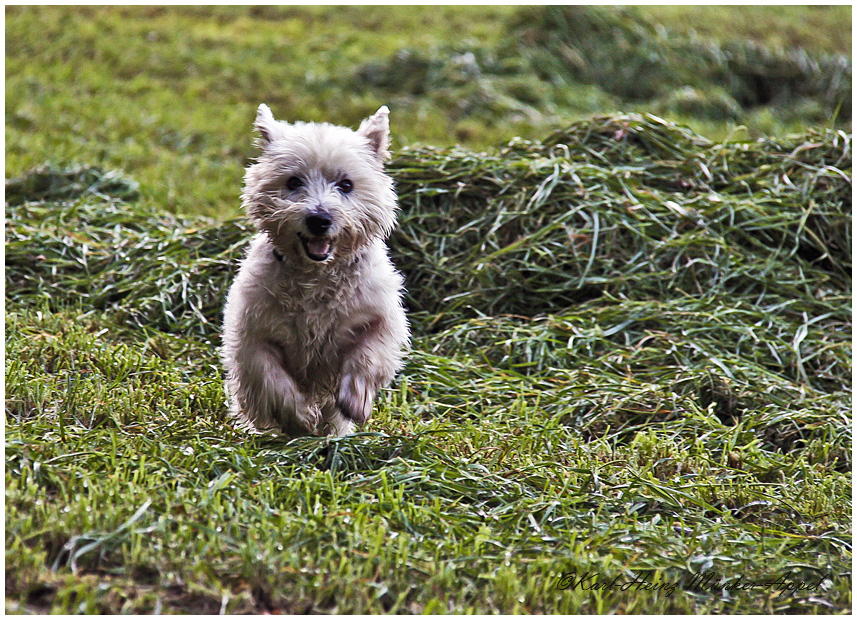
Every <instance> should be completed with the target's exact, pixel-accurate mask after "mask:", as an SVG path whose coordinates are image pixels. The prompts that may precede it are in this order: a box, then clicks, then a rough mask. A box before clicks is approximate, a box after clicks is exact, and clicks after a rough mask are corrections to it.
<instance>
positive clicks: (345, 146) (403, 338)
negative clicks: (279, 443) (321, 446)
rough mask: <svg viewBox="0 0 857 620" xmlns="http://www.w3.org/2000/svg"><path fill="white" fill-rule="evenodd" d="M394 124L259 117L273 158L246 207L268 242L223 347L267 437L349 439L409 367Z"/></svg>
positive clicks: (232, 297) (235, 386) (233, 296)
mask: <svg viewBox="0 0 857 620" xmlns="http://www.w3.org/2000/svg"><path fill="white" fill-rule="evenodd" d="M388 114H389V110H388V109H387V107H386V106H384V107H382V108H381V109H379V110H378V112H376V113H375V115H374V116H372V117H370V118H368V119H366V120H364V121H363V123H362V124H361V125H360V128H359V129H358V130H357V131H352V130H350V129H348V128H346V127H338V126H335V125H329V124H327V123H320V124H318V123H301V122H296V123H293V124H289V123H286V122H283V121H277V120H275V119H274V116H273V115H272V114H271V110H270V109H269V108H268V106H266V105H265V104H262V105H260V106H259V112H258V115H257V117H256V129H257V130H258V131H259V134H260V136H261V139H260V140H259V146H260V147H261V148H262V154H261V155H260V156H259V158H258V159H257V162H256V163H255V164H253V165H251V166H249V167H248V168H247V173H246V174H245V176H244V191H243V193H242V203H243V206H244V208H245V209H246V211H247V215H248V216H249V217H250V218H251V219H252V220H253V222H254V223H255V224H256V225H257V227H258V228H259V230H260V231H261V232H260V234H259V235H257V236H256V237H255V238H254V239H253V241H252V242H251V244H250V248H249V251H248V252H247V257H246V258H245V259H244V262H243V263H242V264H241V268H240V270H239V272H238V276H237V277H236V279H235V282H234V283H233V284H232V287H231V288H230V290H229V295H228V297H227V300H226V308H225V310H224V321H223V348H222V349H221V357H222V360H223V364H224V366H225V368H226V390H227V395H228V399H229V405H230V412H231V413H232V414H233V415H234V416H236V417H237V418H239V419H240V420H243V421H245V422H246V423H249V425H251V426H252V427H254V428H256V429H258V430H263V429H270V428H278V429H279V430H280V431H282V432H284V433H287V434H291V435H294V434H304V433H314V434H320V435H337V436H342V435H347V434H349V433H351V432H353V430H354V425H355V424H358V425H360V424H364V423H365V422H366V421H367V420H368V419H369V417H370V416H371V415H372V403H373V401H374V399H375V396H376V394H377V392H378V389H379V388H380V387H382V386H384V385H386V384H387V383H388V382H389V381H390V380H391V379H392V378H393V375H394V374H395V373H396V372H397V371H398V370H400V369H401V367H402V361H403V359H404V356H405V354H406V351H407V349H408V346H409V331H408V321H407V318H406V316H405V311H404V308H403V307H402V286H403V281H402V276H401V275H400V274H399V273H398V272H397V271H396V269H395V268H394V267H393V264H392V263H391V262H390V258H389V257H388V255H387V247H386V244H385V243H384V240H385V238H386V237H387V236H388V235H389V234H390V233H391V232H392V230H393V227H394V226H395V223H396V209H397V206H396V193H395V191H394V189H393V181H392V179H391V178H390V177H389V176H387V174H385V172H384V161H385V160H386V159H387V158H388V157H389V153H388V151H387V148H388V146H389V143H390V138H389V121H388Z"/></svg>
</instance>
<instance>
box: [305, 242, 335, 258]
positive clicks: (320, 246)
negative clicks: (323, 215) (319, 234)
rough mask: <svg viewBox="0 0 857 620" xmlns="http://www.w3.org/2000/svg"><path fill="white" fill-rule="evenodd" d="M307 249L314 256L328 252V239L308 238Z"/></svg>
mask: <svg viewBox="0 0 857 620" xmlns="http://www.w3.org/2000/svg"><path fill="white" fill-rule="evenodd" d="M306 247H307V250H309V252H310V254H313V255H314V256H324V255H326V254H330V241H328V240H327V239H323V238H319V239H310V240H308V241H307V242H306Z"/></svg>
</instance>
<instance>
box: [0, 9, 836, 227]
mask: <svg viewBox="0 0 857 620" xmlns="http://www.w3.org/2000/svg"><path fill="white" fill-rule="evenodd" d="M850 24H851V8H850V7H847V6H834V7H770V6H769V7H764V6H755V7H705V8H702V7H689V6H686V7H636V8H625V9H614V8H606V7H568V8H566V9H556V8H543V7H526V8H520V7H514V6H504V7H484V6H476V7H460V6H441V7H432V8H431V9H427V8H424V7H414V6H400V7H396V8H395V9H390V8H389V7H381V6H379V7H271V6H266V7H96V6H91V7H70V6H69V7H48V6H42V7H7V8H6V175H7V178H8V177H12V176H17V175H19V174H21V173H22V172H24V171H25V170H28V169H30V168H32V167H34V166H36V165H39V164H42V163H44V162H45V161H52V162H54V163H58V164H61V163H65V162H86V163H89V164H98V165H101V166H103V167H106V168H119V169H122V170H128V171H133V173H134V177H135V178H136V179H137V180H138V181H139V182H140V183H141V185H142V188H143V195H144V197H145V198H146V199H151V200H152V202H153V203H154V204H157V205H158V208H159V209H166V210H169V211H173V212H182V213H204V214H209V215H232V214H234V213H236V212H237V207H238V201H237V188H238V186H239V185H240V179H241V175H242V170H243V168H244V167H245V165H246V163H247V161H248V159H249V158H250V157H252V156H253V154H254V151H253V148H252V139H251V134H250V128H251V123H252V120H253V118H254V113H255V109H256V107H257V105H258V104H259V103H260V102H263V101H264V102H267V103H268V104H269V105H270V106H271V107H272V109H273V110H274V113H275V116H277V117H278V118H282V119H286V120H297V119H300V120H315V121H320V120H324V121H329V122H334V123H338V124H349V125H355V124H356V123H358V122H359V121H360V119H361V118H363V117H365V116H366V115H368V114H371V113H372V112H374V111H375V110H376V109H377V108H378V107H379V106H380V105H382V104H388V105H390V107H391V109H392V125H393V132H394V147H396V148H401V147H402V146H405V145H409V144H414V143H428V144H434V145H436V146H448V145H451V144H454V143H461V144H463V145H466V146H468V147H471V148H484V147H488V146H495V145H498V144H500V143H502V142H503V141H506V140H508V139H510V138H512V137H514V136H520V137H524V138H532V137H539V136H541V135H544V133H545V132H546V131H547V130H550V129H554V128H557V127H561V126H565V125H567V124H568V123H569V122H571V121H574V120H579V119H581V118H586V117H588V116H591V115H592V114H601V113H615V112H629V111H644V112H655V113H658V114H662V115H664V116H666V117H667V118H670V119H672V120H677V121H680V122H685V123H688V124H690V126H691V127H693V128H694V129H695V130H697V131H699V132H700V133H702V134H703V135H706V136H708V137H710V138H712V139H721V138H725V137H726V136H735V137H736V138H747V137H757V136H759V135H761V134H767V135H778V134H782V133H784V132H787V131H800V130H801V129H802V128H804V127H805V126H807V125H813V126H818V125H824V126H830V127H845V128H847V127H850V109H851V104H850V75H851V74H850V54H851V35H850ZM587 59H592V62H589V63H588V62H587ZM596 60H597V62H596ZM598 67H601V68H602V69H603V70H605V71H606V72H607V73H606V76H607V77H609V76H614V79H606V78H605V75H601V74H600V73H598V71H596V70H595V69H597V68H598ZM753 67H757V68H758V69H759V70H761V71H766V72H768V74H770V75H772V76H773V77H774V78H780V77H782V76H785V77H786V78H787V80H788V81H787V91H788V92H784V93H779V97H778V98H777V97H775V98H774V99H770V100H767V101H764V102H760V101H759V100H758V97H757V98H756V99H755V100H754V99H753V95H752V94H751V93H748V92H746V91H747V82H748V80H752V79H754V76H752V75H751V76H747V75H746V70H747V69H748V68H749V69H752V68H753ZM819 67H821V69H819ZM689 69H690V70H689ZM741 70H744V72H745V74H744V75H741V76H739V77H738V78H735V76H736V75H738V73H740V71H741ZM777 72H779V74H781V75H778V74H777ZM670 76H674V77H672V78H671V77H670ZM756 77H758V76H756ZM733 78H735V79H733ZM837 79H838V80H839V81H838V83H836V84H831V83H830V82H831V80H837ZM730 80H732V82H736V80H737V82H736V83H734V84H733V83H731V82H730ZM825 80H826V82H824V81H825ZM819 81H822V82H824V83H823V84H819V83H818V82H819ZM685 82H688V83H685ZM807 84H809V85H810V86H813V85H814V86H813V87H814V88H815V90H814V91H813V92H809V93H807V92H801V91H800V89H801V88H804V86H805V85H807ZM622 85H625V86H624V87H623V86H622ZM763 86H764V85H763ZM742 88H743V89H744V90H743V91H742V90H741V89H742ZM788 89H791V90H788ZM792 91H796V92H792ZM843 93H847V101H840V99H843V97H844V95H842V94H843ZM757 94H758V93H757ZM840 103H841V104H842V106H841V107H840V106H839V104H840ZM737 128H740V129H737ZM745 128H746V129H745Z"/></svg>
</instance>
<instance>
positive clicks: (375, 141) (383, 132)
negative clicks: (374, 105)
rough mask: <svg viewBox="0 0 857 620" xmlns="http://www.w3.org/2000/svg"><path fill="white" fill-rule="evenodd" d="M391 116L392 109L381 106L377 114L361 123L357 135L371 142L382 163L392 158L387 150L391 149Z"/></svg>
mask: <svg viewBox="0 0 857 620" xmlns="http://www.w3.org/2000/svg"><path fill="white" fill-rule="evenodd" d="M389 116H390V109H389V108H388V107H387V106H385V105H384V106H381V107H380V108H379V109H378V111H377V112H375V114H373V115H372V116H370V117H369V118H367V119H366V120H364V121H363V122H362V123H360V129H358V130H357V133H359V134H360V135H361V136H365V137H366V138H367V139H368V140H369V144H370V145H371V146H372V149H373V150H374V151H375V155H376V156H377V157H378V159H379V160H380V161H382V162H383V161H385V160H387V159H388V158H389V157H390V152H389V151H388V150H387V149H388V148H389V147H390V119H389Z"/></svg>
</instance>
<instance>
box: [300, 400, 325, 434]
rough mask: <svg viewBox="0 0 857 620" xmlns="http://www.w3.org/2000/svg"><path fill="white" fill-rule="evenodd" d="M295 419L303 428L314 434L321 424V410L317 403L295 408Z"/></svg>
mask: <svg viewBox="0 0 857 620" xmlns="http://www.w3.org/2000/svg"><path fill="white" fill-rule="evenodd" d="M295 419H296V420H297V422H298V425H300V427H301V428H303V429H304V430H305V431H307V432H309V433H313V434H314V433H315V432H316V430H317V429H318V426H319V424H321V410H320V409H319V408H318V405H315V404H307V405H305V406H303V407H298V408H297V409H296V410H295Z"/></svg>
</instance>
